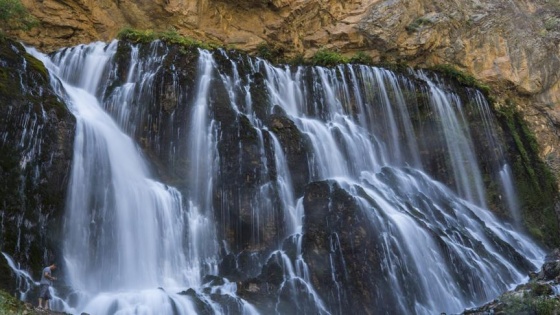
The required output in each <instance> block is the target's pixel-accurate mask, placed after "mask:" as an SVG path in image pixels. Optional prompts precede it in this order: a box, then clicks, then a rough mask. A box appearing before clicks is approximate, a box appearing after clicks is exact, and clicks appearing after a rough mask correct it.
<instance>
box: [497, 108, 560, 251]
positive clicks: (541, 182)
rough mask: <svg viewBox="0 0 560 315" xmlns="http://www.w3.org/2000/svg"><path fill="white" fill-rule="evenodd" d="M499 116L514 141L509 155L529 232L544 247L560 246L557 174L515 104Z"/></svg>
mask: <svg viewBox="0 0 560 315" xmlns="http://www.w3.org/2000/svg"><path fill="white" fill-rule="evenodd" d="M496 115H497V117H498V119H499V121H500V123H501V124H502V127H503V129H504V130H505V132H506V133H507V134H508V135H510V137H511V141H512V145H511V147H512V148H511V149H510V152H509V155H510V157H511V159H512V161H511V162H512V164H513V165H512V167H513V172H514V174H515V179H516V180H515V182H516V183H517V191H518V195H519V200H520V206H521V210H522V215H523V221H524V222H525V225H526V227H527V230H528V231H529V233H531V235H533V236H534V237H535V238H536V239H537V240H539V241H540V242H542V243H543V244H546V245H548V246H550V247H557V246H560V239H558V237H557V235H558V233H559V231H560V227H559V226H558V221H557V219H556V213H555V211H554V203H555V201H556V200H557V198H558V197H559V196H558V191H557V188H556V187H557V184H556V179H555V177H554V174H553V173H552V172H551V171H550V169H549V168H548V166H547V165H546V164H545V163H544V162H543V161H542V160H541V159H540V158H539V156H538V152H539V148H538V143H537V140H536V138H535V136H534V135H533V134H532V132H531V131H530V130H529V128H528V126H527V124H526V123H525V122H524V120H523V117H522V116H521V114H520V113H519V112H518V111H516V110H515V106H514V104H513V103H512V102H509V104H508V105H506V106H503V107H501V108H499V109H497V113H496Z"/></svg>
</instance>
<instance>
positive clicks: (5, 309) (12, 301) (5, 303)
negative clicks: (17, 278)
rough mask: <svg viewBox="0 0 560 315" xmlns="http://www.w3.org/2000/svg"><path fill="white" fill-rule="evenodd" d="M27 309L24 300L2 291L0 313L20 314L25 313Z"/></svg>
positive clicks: (0, 294) (4, 314) (5, 314)
mask: <svg viewBox="0 0 560 315" xmlns="http://www.w3.org/2000/svg"><path fill="white" fill-rule="evenodd" d="M25 310H26V307H25V305H24V304H23V302H21V301H19V300H18V299H16V298H15V297H13V296H11V295H9V294H8V293H6V292H4V291H0V314H3V315H12V314H13V315H15V314H18V315H19V314H23V313H24V311H25Z"/></svg>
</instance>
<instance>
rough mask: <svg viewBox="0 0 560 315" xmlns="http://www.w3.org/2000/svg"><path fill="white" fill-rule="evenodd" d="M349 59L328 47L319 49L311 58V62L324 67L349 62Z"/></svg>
mask: <svg viewBox="0 0 560 315" xmlns="http://www.w3.org/2000/svg"><path fill="white" fill-rule="evenodd" d="M348 61H349V60H348V58H346V57H344V56H342V55H341V54H339V53H337V52H334V51H331V50H328V49H319V50H318V51H317V52H316V53H315V55H314V56H313V57H312V58H311V63H312V64H313V65H314V66H323V67H334V66H336V65H339V64H344V63H348Z"/></svg>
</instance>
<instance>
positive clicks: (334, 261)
mask: <svg viewBox="0 0 560 315" xmlns="http://www.w3.org/2000/svg"><path fill="white" fill-rule="evenodd" d="M304 207H305V209H306V210H305V218H304V233H305V234H304V236H303V244H302V247H303V255H304V259H305V261H306V262H307V264H308V265H309V268H310V270H311V281H312V283H313V285H314V287H315V288H316V290H317V291H318V292H319V294H320V295H321V296H322V297H323V300H324V301H325V302H326V303H327V304H329V309H338V307H340V309H343V310H355V311H357V310H360V312H362V313H363V314H376V313H378V312H381V311H380V309H379V307H378V306H379V305H385V306H386V308H387V309H386V310H384V311H387V312H388V314H390V313H394V312H398V310H397V309H395V310H393V312H391V310H390V308H391V305H393V306H395V305H397V303H396V301H392V300H391V295H390V294H387V295H385V294H383V292H382V291H383V290H384V289H386V288H388V287H389V285H387V283H384V282H385V281H386V280H384V278H385V277H384V276H383V275H382V274H381V273H380V272H381V270H379V269H378V268H376V267H375V266H379V265H380V264H381V263H380V261H379V259H380V257H379V256H378V255H377V254H376V250H375V249H376V248H377V247H378V244H376V242H377V238H378V237H377V236H376V234H378V233H377V232H376V231H374V230H373V229H372V228H371V227H370V226H369V225H368V223H367V222H369V219H368V218H367V217H366V215H365V213H363V212H362V210H360V208H359V207H358V205H357V204H356V201H355V200H354V199H353V198H352V197H351V196H350V195H349V194H348V193H347V192H346V191H344V190H343V189H341V188H340V187H338V185H337V184H335V183H333V182H315V183H311V184H309V185H308V186H307V188H306V191H305V197H304ZM371 279H376V280H375V281H376V283H374V282H373V281H370V280H371ZM384 284H385V285H384ZM381 297H383V298H384V299H383V302H382V303H376V301H377V302H380V300H379V299H380V298H381ZM374 305H377V307H376V308H374Z"/></svg>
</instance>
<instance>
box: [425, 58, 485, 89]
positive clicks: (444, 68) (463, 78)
mask: <svg viewBox="0 0 560 315" xmlns="http://www.w3.org/2000/svg"><path fill="white" fill-rule="evenodd" d="M430 70H433V71H435V72H437V73H440V74H442V75H443V76H446V77H449V78H453V79H455V80H457V81H458V82H459V83H460V84H462V85H464V86H468V87H473V88H477V89H479V90H481V91H482V92H484V94H485V95H486V96H488V95H489V94H490V87H489V86H488V85H486V84H484V83H482V82H480V81H478V80H477V79H475V77H473V76H472V75H470V74H467V73H465V72H463V71H461V70H458V69H457V68H455V67H453V66H452V65H437V66H435V67H433V68H431V69H430Z"/></svg>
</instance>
